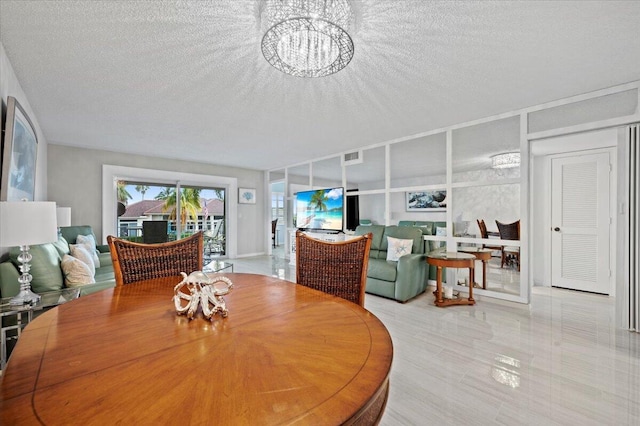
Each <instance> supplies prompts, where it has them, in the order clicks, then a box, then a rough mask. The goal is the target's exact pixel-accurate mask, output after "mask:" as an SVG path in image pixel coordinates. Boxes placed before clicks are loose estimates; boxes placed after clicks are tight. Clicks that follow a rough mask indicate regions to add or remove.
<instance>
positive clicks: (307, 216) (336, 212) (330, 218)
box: [295, 188, 344, 232]
mask: <svg viewBox="0 0 640 426" xmlns="http://www.w3.org/2000/svg"><path fill="white" fill-rule="evenodd" d="M295 220H296V228H298V229H302V230H309V231H331V232H342V230H343V223H344V188H326V189H316V190H312V191H301V192H298V193H296V204H295Z"/></svg>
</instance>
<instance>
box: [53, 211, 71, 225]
mask: <svg viewBox="0 0 640 426" xmlns="http://www.w3.org/2000/svg"><path fill="white" fill-rule="evenodd" d="M56 218H57V222H58V228H60V227H61V226H71V207H56Z"/></svg>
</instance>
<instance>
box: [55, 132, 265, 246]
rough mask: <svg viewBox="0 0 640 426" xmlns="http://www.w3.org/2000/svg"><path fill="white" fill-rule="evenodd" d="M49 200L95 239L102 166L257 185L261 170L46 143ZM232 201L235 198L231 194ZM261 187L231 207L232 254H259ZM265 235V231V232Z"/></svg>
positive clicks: (262, 240)
mask: <svg viewBox="0 0 640 426" xmlns="http://www.w3.org/2000/svg"><path fill="white" fill-rule="evenodd" d="M48 161H49V186H48V192H49V199H50V200H52V201H56V202H57V203H58V204H59V205H63V206H68V207H71V223H72V224H73V225H91V226H92V228H93V230H94V232H95V234H96V237H97V238H98V239H99V240H104V238H106V236H105V235H103V234H104V233H103V230H102V209H103V208H104V206H102V166H103V165H105V164H107V165H113V166H124V167H137V168H143V169H154V170H166V171H170V172H183V173H194V174H201V175H212V176H225V177H230V178H236V179H237V183H238V187H242V188H263V187H264V173H263V172H261V171H257V170H249V169H241V168H236V167H226V166H216V165H211V164H205V163H194V162H189V161H177V160H172V159H166V158H157V157H150V156H140V155H130V154H122V153H115V152H110V151H102V150H94V149H84V148H76V147H67V146H62V145H54V144H51V145H49V156H48ZM234 195H236V196H235V197H234V199H237V194H234ZM267 202H270V201H269V200H265V197H264V193H263V191H258V193H257V200H256V204H239V205H238V206H237V252H236V253H237V256H239V257H242V256H249V255H255V254H262V253H264V252H265V248H266V244H267V241H266V239H265V238H266V235H267V234H266V232H265V230H264V229H263V228H262V226H266V225H264V224H267V223H268V220H267V218H265V216H264V212H265V211H267V210H268V209H265V207H264V206H265V205H266V204H265V203H267ZM269 235H270V234H269Z"/></svg>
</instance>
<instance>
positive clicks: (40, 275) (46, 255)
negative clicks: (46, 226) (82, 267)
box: [9, 243, 64, 293]
mask: <svg viewBox="0 0 640 426" xmlns="http://www.w3.org/2000/svg"><path fill="white" fill-rule="evenodd" d="M29 253H31V256H32V259H31V262H30V263H31V270H30V271H29V272H30V273H31V276H33V279H32V280H31V290H33V291H34V292H36V293H43V292H45V291H53V290H60V289H62V288H63V286H64V277H63V276H62V269H60V256H59V255H58V250H57V249H56V247H55V246H54V245H53V244H51V243H49V244H40V245H37V246H30V250H29ZM19 254H20V249H19V248H18V247H14V248H12V249H11V251H10V252H9V256H10V258H11V261H12V262H13V263H14V264H16V265H17V266H18V267H19V266H20V262H18V255H19Z"/></svg>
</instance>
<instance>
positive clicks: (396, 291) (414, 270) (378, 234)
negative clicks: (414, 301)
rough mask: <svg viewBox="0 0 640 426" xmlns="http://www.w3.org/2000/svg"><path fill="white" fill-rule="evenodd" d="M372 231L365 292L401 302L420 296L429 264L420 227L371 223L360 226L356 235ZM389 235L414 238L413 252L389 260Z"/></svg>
mask: <svg viewBox="0 0 640 426" xmlns="http://www.w3.org/2000/svg"><path fill="white" fill-rule="evenodd" d="M369 232H371V233H372V234H373V238H372V239H371V250H370V251H369V266H368V269H367V286H366V292H367V293H370V294H376V295H378V296H383V297H387V298H390V299H394V300H397V301H399V302H406V301H407V300H409V299H411V298H413V297H415V296H417V295H418V294H420V293H422V292H424V291H425V289H426V287H427V271H428V266H429V265H427V261H426V256H425V254H424V242H423V239H422V230H421V229H419V228H417V227H400V226H382V225H368V226H358V227H357V228H356V231H355V234H356V235H364V234H367V233H369ZM387 237H393V238H398V239H404V240H412V241H413V243H412V246H411V254H406V255H404V256H402V257H400V258H399V259H398V260H397V261H391V260H387V251H388V248H389V244H388V239H387Z"/></svg>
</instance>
